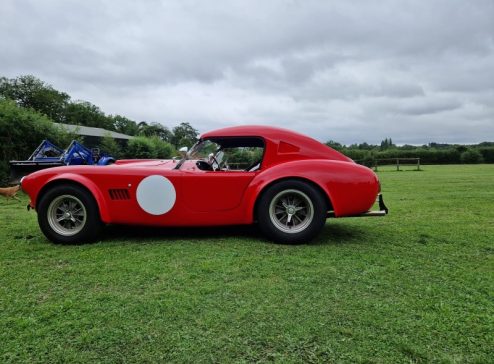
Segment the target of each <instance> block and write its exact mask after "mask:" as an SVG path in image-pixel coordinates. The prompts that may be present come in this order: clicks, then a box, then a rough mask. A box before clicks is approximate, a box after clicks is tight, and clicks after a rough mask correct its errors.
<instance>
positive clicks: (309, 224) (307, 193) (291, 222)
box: [257, 180, 326, 244]
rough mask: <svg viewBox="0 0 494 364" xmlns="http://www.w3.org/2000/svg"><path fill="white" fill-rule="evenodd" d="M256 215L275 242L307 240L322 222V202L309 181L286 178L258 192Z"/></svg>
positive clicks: (318, 231) (318, 193)
mask: <svg viewBox="0 0 494 364" xmlns="http://www.w3.org/2000/svg"><path fill="white" fill-rule="evenodd" d="M257 217H258V220H259V227H260V228H261V230H262V231H263V232H264V234H266V235H267V236H268V237H269V238H270V239H272V240H274V241H276V242H280V243H292V244H295V243H303V242H308V241H310V240H312V239H313V238H314V237H315V236H316V235H317V234H319V233H320V231H321V230H322V228H323V226H324V224H325V222H326V202H325V199H324V198H323V196H322V195H321V193H320V192H319V191H318V190H317V189H316V188H314V187H313V186H312V185H310V184H309V183H306V182H302V181H298V180H286V181H282V182H279V183H276V184H275V185H273V186H271V187H269V188H268V189H267V190H266V191H265V192H264V193H263V194H262V196H261V199H260V200H259V203H258V205H257Z"/></svg>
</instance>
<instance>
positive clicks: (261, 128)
mask: <svg viewBox="0 0 494 364" xmlns="http://www.w3.org/2000/svg"><path fill="white" fill-rule="evenodd" d="M239 136H244V137H248V136H250V137H264V138H267V139H286V138H287V137H288V138H290V137H292V138H300V137H302V138H304V139H305V138H307V139H312V138H310V137H308V136H306V135H303V134H300V133H297V132H294V131H292V130H288V129H284V128H278V127H275V126H266V125H239V126H231V127H227V128H221V129H216V130H212V131H209V132H206V133H204V134H202V135H201V139H205V138H214V137H220V138H221V137H239Z"/></svg>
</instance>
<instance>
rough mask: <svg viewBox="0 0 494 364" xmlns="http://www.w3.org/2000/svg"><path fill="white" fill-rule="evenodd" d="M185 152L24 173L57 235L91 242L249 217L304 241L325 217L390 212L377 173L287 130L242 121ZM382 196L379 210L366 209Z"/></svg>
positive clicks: (51, 233) (278, 236) (270, 232)
mask: <svg viewBox="0 0 494 364" xmlns="http://www.w3.org/2000/svg"><path fill="white" fill-rule="evenodd" d="M181 151H182V153H183V156H182V158H174V159H170V160H118V161H117V162H116V163H115V164H113V165H109V166H106V167H100V166H63V167H56V168H50V169H45V170H42V171H38V172H35V173H32V174H30V175H28V176H27V177H24V178H23V180H22V181H21V184H22V189H23V190H24V191H25V192H26V193H27V194H28V195H29V196H30V198H31V201H30V203H29V206H28V208H29V207H31V208H34V209H36V211H37V212H38V222H39V226H40V228H41V230H42V231H43V233H44V234H45V235H46V237H47V238H48V239H50V240H52V241H53V242H56V243H79V242H86V241H91V240H95V239H96V238H97V237H98V234H99V233H100V231H101V229H102V228H103V227H104V225H105V224H110V223H111V224H132V225H151V226H213V225H237V224H253V223H255V222H257V223H258V224H259V227H260V229H261V230H262V231H263V232H264V233H265V234H266V235H267V236H268V237H269V238H270V239H272V240H274V241H277V242H285V243H298V242H306V241H309V240H311V239H312V238H314V237H315V236H316V235H317V234H318V233H319V232H320V231H321V229H322V228H323V226H324V224H325V222H326V218H327V217H345V216H382V215H385V214H386V213H387V208H386V207H385V205H384V203H383V200H382V196H381V194H380V183H379V180H378V178H377V176H376V175H375V174H374V172H372V171H371V170H370V169H369V168H366V167H364V166H361V165H358V164H356V163H355V162H353V161H352V160H351V159H350V158H347V157H346V156H344V155H343V154H341V153H339V152H337V151H335V150H333V149H331V148H330V147H328V146H326V145H324V144H321V143H320V142H318V141H316V140H314V139H312V138H309V137H307V136H304V135H302V134H298V133H295V132H292V131H289V130H285V129H280V128H274V127H267V126H237V127H230V128H224V129H219V130H215V131H211V132H208V133H205V134H203V135H202V136H201V137H200V139H199V141H198V142H197V143H196V144H195V145H194V146H193V147H192V148H191V150H190V151H186V150H184V149H182V150H181ZM376 198H377V199H378V200H379V209H380V210H378V211H370V208H371V207H372V206H373V204H374V202H375V201H376Z"/></svg>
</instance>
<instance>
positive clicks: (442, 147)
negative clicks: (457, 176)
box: [326, 138, 494, 166]
mask: <svg viewBox="0 0 494 364" xmlns="http://www.w3.org/2000/svg"><path fill="white" fill-rule="evenodd" d="M326 145H328V146H330V147H332V148H333V149H336V150H338V151H340V152H342V153H343V154H345V155H346V156H348V157H350V158H352V159H353V160H354V161H356V162H358V163H361V164H364V165H366V166H374V165H375V164H376V162H377V161H378V160H380V159H391V158H420V163H423V164H460V163H494V143H493V142H483V143H479V144H472V145H462V144H441V143H436V142H431V143H428V144H424V145H420V146H416V145H409V144H405V145H401V146H398V145H395V144H394V143H393V141H392V139H391V138H385V139H384V140H383V141H381V144H380V145H372V144H368V143H361V144H351V145H349V146H346V145H343V144H341V143H338V142H335V141H333V140H330V141H328V142H326Z"/></svg>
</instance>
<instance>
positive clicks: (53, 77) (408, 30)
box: [0, 0, 494, 144]
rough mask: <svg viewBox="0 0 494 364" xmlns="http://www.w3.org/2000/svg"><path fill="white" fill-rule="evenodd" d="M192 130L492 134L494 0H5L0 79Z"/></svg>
mask: <svg viewBox="0 0 494 364" xmlns="http://www.w3.org/2000/svg"><path fill="white" fill-rule="evenodd" d="M22 74H33V75H35V76H37V77H39V78H41V79H42V80H44V81H46V82H48V83H49V84H51V85H53V86H54V87H55V88H56V89H59V90H62V91H65V92H67V93H69V94H70V95H71V96H72V98H73V99H82V100H87V101H90V102H92V103H93V104H96V105H98V106H99V107H101V109H102V110H103V111H104V112H105V113H108V114H120V115H124V116H127V117H129V118H132V119H134V120H136V121H142V120H146V121H157V122H160V123H162V124H164V125H166V126H168V127H173V126H174V125H177V124H178V123H179V122H182V121H188V122H190V123H191V124H192V125H193V126H194V127H196V128H197V129H199V131H201V132H204V131H207V130H210V129H214V128H219V127H223V126H230V125H238V124H266V125H275V126H283V127H287V128H290V129H294V130H297V131H300V132H304V133H306V134H309V135H311V136H312V137H315V138H316V139H318V140H321V141H326V140H328V139H333V140H336V141H339V142H342V143H345V144H350V143H359V142H363V141H367V142H372V143H379V142H380V141H381V140H382V139H384V138H385V137H391V138H392V139H393V141H394V142H395V143H400V144H403V143H414V144H422V143H427V142H430V141H437V142H459V143H472V142H481V141H486V140H489V141H494V1H493V0H485V1H482V0H480V1H475V0H472V1H467V0H461V1H455V0H444V1H434V0H423V1H419V0H414V1H386V0H378V1H323V0H321V1H310V0H303V1H302V0H301V1H296V0H291V1H290V0H287V1H271V0H261V1H253V0H244V1H217V0H214V1H199V0H198V1H183V0H182V1H154V0H149V1H123V0H119V1H109V0H107V1H88V0H84V1H68V0H60V1H51V0H45V1H21V0H0V76H2V75H3V76H7V77H16V76H19V75H22Z"/></svg>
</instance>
